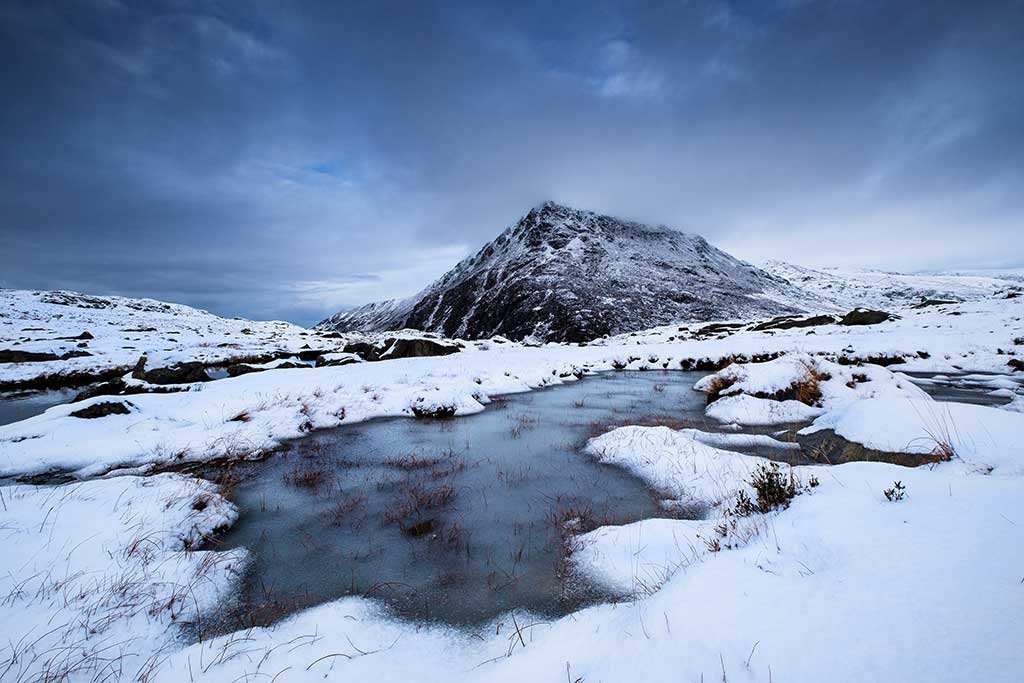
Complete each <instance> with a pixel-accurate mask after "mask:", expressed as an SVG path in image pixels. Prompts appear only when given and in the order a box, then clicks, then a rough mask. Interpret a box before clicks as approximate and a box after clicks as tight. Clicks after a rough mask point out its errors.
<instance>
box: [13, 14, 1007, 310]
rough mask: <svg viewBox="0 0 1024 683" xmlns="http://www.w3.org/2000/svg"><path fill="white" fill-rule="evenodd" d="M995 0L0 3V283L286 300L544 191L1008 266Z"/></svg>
mask: <svg viewBox="0 0 1024 683" xmlns="http://www.w3.org/2000/svg"><path fill="white" fill-rule="evenodd" d="M1021 35H1024V4H1022V3H1021V2H1013V1H1006V2H984V1H981V2H971V3H963V2H939V1H936V2H928V3H885V2H871V1H867V0H864V1H860V2H826V1H824V0H822V1H817V2H815V1H804V2H800V1H797V0H777V1H775V2H750V3H739V2H722V3H711V2H689V3H679V2H672V3H668V2H666V3H661V4H655V3H630V2H622V3H611V2H607V3H601V2H598V3H595V2H580V3H559V4H558V5H557V6H552V5H551V4H550V3H529V2H527V3H506V2H497V3H465V4H464V5H463V6H457V5H456V4H455V3H448V2H443V3H432V2H423V3H399V2H393V3H391V2H372V3H371V2H367V3H364V2H351V3H334V2H323V3H314V2H303V3H298V2H296V3H288V2H274V3H269V2H253V3H244V2H232V3H217V2H207V3H200V2H187V1H183V0H167V1H166V2H148V3H129V2H127V1H125V2H119V1H118V0H94V1H91V2H90V1H87V0H78V1H77V2H74V1H72V0H67V1H65V2H53V3H46V2H40V1H39V0H36V1H35V2H22V3H19V2H8V3H4V5H3V7H2V8H0V59H2V60H3V62H2V63H3V64H4V69H3V72H2V75H0V79H2V84H3V92H4V93H5V102H4V106H3V107H0V145H2V147H0V149H2V151H0V176H2V177H3V179H4V180H3V183H2V184H0V226H2V229H0V285H4V286H13V287H23V286H24V287H68V288H77V289H82V290H86V291H92V292H112V293H121V294H134V295H145V296H153V297H157V298H164V299H171V300H177V301H182V302H185V303H190V304H195V305H199V306H204V307H209V308H211V309H212V310H215V311H217V312H219V313H224V314H240V315H247V316H256V317H284V318H289V319H293V320H298V321H300V322H310V321H312V320H315V319H317V318H319V317H321V316H322V315H326V314H327V313H330V312H332V311H333V310H335V309H336V308H338V307H340V306H343V305H350V304H356V303H360V302H362V301H365V300H369V299H377V298H382V297H389V296H396V295H407V294H411V293H413V292H414V291H416V290H417V289H418V288H419V287H421V286H423V285H425V284H426V283H427V282H428V281H429V280H430V279H432V277H434V276H436V275H438V274H440V273H441V272H443V271H444V270H446V269H447V267H448V266H450V265H451V264H452V263H454V262H455V261H457V260H458V258H459V257H460V256H461V255H463V254H465V253H466V252H467V251H469V250H470V249H473V248H475V247H476V246H477V245H479V244H480V243H482V242H483V241H485V240H487V239H489V238H490V237H492V236H493V235H494V234H496V233H497V232H498V231H499V230H500V229H501V228H502V227H504V226H505V225H507V224H508V223H510V222H512V221H514V220H515V219H516V218H517V217H518V216H519V215H521V214H522V213H523V212H525V210H526V209H527V208H528V207H529V206H531V205H532V204H535V203H537V202H538V201H541V200H543V199H547V198H554V199H557V200H559V201H563V202H566V203H571V204H575V205H579V206H583V207H588V208H593V209H597V210H601V211H607V212H611V213H615V214H618V215H625V216H629V217H632V218H637V219H641V220H648V221H652V222H662V223H666V224H669V225H673V226H677V227H680V228H681V229H685V230H689V231H694V232H699V233H701V234H704V235H705V236H707V237H708V238H709V239H710V240H711V241H712V242H715V243H717V244H719V245H720V246H722V247H724V248H726V249H728V250H730V251H732V252H734V253H735V254H737V255H738V256H741V257H743V258H747V259H749V260H753V261H757V260H762V259H766V258H783V259H788V260H792V261H796V262H799V263H805V264H808V265H829V264H835V265H854V266H879V267H890V268H904V269H924V268H942V267H968V266H984V265H1022V264H1024V249H1022V247H1021V246H1020V244H1021V240H1020V239H1019V235H1020V234H1022V233H1024V225H1022V223H1024V219H1022V218H1021V217H1022V216H1024V191H1022V190H1024V178H1022V174H1024V170H1022V168H1021V166H1020V161H1019V160H1020V159H1021V158H1024V124H1022V123H1021V121H1024V86H1022V85H1021V79H1020V77H1019V68H1020V67H1019V65H1020V64H1022V63H1024V40H1021Z"/></svg>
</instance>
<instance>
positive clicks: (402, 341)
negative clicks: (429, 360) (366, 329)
mask: <svg viewBox="0 0 1024 683" xmlns="http://www.w3.org/2000/svg"><path fill="white" fill-rule="evenodd" d="M384 348H385V351H383V352H382V353H381V354H380V357H379V360H392V359H394V358H422V357H425V356H447V355H450V354H452V353H458V352H459V351H461V350H462V347H461V346H460V345H458V344H453V343H451V342H443V341H438V340H436V339H426V338H424V337H412V338H410V337H398V338H395V339H386V340H384Z"/></svg>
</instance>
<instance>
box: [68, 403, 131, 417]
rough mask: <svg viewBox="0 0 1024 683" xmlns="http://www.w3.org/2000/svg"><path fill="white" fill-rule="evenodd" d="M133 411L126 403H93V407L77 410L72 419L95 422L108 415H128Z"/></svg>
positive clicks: (72, 414)
mask: <svg viewBox="0 0 1024 683" xmlns="http://www.w3.org/2000/svg"><path fill="white" fill-rule="evenodd" d="M131 412H132V411H131V409H130V408H129V407H128V406H126V405H125V404H124V403H121V402H120V401H103V402H101V403H93V404H92V405H91V406H88V407H86V408H82V409H81V410H76V411H74V412H73V413H71V417H80V418H82V419H84V420H94V419H96V418H98V417H106V416H108V415H128V414H130V413H131Z"/></svg>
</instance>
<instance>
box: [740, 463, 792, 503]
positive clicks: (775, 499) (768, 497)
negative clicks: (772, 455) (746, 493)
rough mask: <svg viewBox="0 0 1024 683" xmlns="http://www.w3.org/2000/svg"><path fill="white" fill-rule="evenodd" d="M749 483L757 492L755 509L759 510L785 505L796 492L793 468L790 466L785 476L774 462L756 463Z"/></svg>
mask: <svg viewBox="0 0 1024 683" xmlns="http://www.w3.org/2000/svg"><path fill="white" fill-rule="evenodd" d="M750 485H751V486H753V487H754V491H755V492H756V493H757V509H758V510H759V511H761V512H770V511H772V510H774V509H776V508H784V507H787V506H788V505H789V501H791V500H792V499H793V497H794V496H796V494H797V486H796V479H795V478H794V477H793V469H792V468H790V472H789V476H788V477H786V476H785V475H784V474H783V473H782V471H781V470H780V469H779V464H778V463H775V462H773V463H770V464H768V465H765V464H763V463H762V464H760V465H758V466H757V467H756V468H755V469H754V474H753V476H751V478H750Z"/></svg>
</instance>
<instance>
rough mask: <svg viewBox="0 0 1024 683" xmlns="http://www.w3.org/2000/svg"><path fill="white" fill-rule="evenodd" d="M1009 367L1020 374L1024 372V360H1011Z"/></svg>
mask: <svg viewBox="0 0 1024 683" xmlns="http://www.w3.org/2000/svg"><path fill="white" fill-rule="evenodd" d="M1007 365H1009V366H1010V367H1011V368H1013V369H1014V370H1017V371H1018V372H1024V360H1021V359H1019V358H1011V359H1010V360H1009V362H1008V363H1007Z"/></svg>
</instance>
